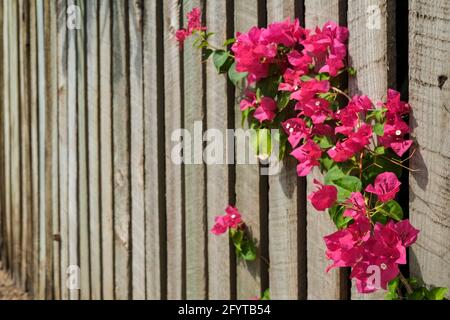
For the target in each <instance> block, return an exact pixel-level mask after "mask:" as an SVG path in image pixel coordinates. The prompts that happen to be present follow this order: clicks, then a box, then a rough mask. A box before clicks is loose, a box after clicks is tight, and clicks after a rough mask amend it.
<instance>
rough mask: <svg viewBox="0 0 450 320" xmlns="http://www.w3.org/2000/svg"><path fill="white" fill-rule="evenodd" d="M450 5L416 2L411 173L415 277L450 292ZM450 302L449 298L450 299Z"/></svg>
mask: <svg viewBox="0 0 450 320" xmlns="http://www.w3.org/2000/svg"><path fill="white" fill-rule="evenodd" d="M449 13H450V4H449V2H448V1H439V2H436V3H434V5H430V2H428V1H422V0H413V1H411V2H410V6H409V19H410V20H409V30H410V31H409V32H410V34H409V68H410V69H409V70H410V72H409V79H410V80H409V102H410V103H411V106H412V109H413V117H412V118H411V121H410V124H411V127H412V130H413V132H412V136H413V139H415V140H416V142H417V145H418V149H417V151H416V153H415V154H414V156H413V158H412V159H411V161H410V167H411V168H414V169H419V170H420V171H416V172H413V173H411V174H410V176H409V183H410V204H409V209H410V219H411V223H412V224H413V225H414V226H415V227H416V228H417V229H419V230H421V233H420V234H419V238H418V240H417V243H416V244H415V245H413V246H412V250H410V254H409V258H410V270H411V275H412V276H416V277H419V278H422V279H423V281H424V282H425V283H426V284H427V285H431V286H439V287H449V286H450V268H449V263H450V262H449V259H448V252H449V250H450V241H449V240H450V233H449V232H448V230H449V221H450V219H449V212H448V207H449V206H450V202H449V199H450V197H449V187H448V186H449V172H450V170H449V169H450V161H449V159H450V153H449V151H450V145H449V140H448V135H449V126H448V123H449V106H448V101H449V97H450V93H449V92H450V89H449V88H450V87H449V83H450V82H449V81H448V80H447V79H448V77H449V76H450V62H449V60H448V56H449V52H450V21H449V17H450V16H449ZM447 297H448V295H447Z"/></svg>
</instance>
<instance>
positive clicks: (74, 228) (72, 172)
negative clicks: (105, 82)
mask: <svg viewBox="0 0 450 320" xmlns="http://www.w3.org/2000/svg"><path fill="white" fill-rule="evenodd" d="M67 5H68V6H73V5H75V1H74V0H67ZM76 33H77V30H76V29H68V30H67V42H68V48H67V51H68V52H67V145H68V146H67V148H68V161H67V166H68V199H67V202H68V225H69V239H68V240H69V266H68V267H70V270H68V271H71V272H74V270H76V269H73V268H76V267H79V266H80V264H79V263H80V262H79V261H80V260H79V255H78V250H79V245H78V243H79V242H78V241H79V233H78V187H77V186H78V169H77V167H78V161H77V159H78V157H77V144H78V142H77V141H78V138H77V136H78V125H77V91H76V90H77V52H76V50H77V48H76ZM74 275H76V274H74V273H71V274H69V275H68V276H69V277H70V276H74ZM79 280H80V279H79V278H78V285H79ZM79 296H80V292H79V289H77V288H76V287H70V288H69V298H70V299H71V300H77V299H79Z"/></svg>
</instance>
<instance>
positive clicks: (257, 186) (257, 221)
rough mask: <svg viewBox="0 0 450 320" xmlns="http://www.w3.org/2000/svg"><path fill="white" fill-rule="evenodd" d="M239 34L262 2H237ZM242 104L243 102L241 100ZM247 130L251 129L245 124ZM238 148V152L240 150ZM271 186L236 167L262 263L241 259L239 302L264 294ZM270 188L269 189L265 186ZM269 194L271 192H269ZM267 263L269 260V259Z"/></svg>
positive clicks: (255, 169)
mask: <svg viewBox="0 0 450 320" xmlns="http://www.w3.org/2000/svg"><path fill="white" fill-rule="evenodd" d="M234 15H235V20H234V22H235V31H241V32H246V31H248V30H249V29H250V28H251V27H252V26H255V25H258V22H259V20H258V1H257V0H252V1H247V0H239V1H235V7H234ZM236 94H237V96H238V97H239V96H241V95H242V92H239V90H238V91H237V92H236ZM238 100H239V99H238ZM235 127H236V128H241V112H240V110H239V103H237V104H236V107H235ZM244 129H248V125H247V124H245V126H244ZM237 148H238V147H236V148H235V149H237ZM247 149H248V148H246V149H245V150H236V156H237V157H239V153H240V152H247V153H248V158H251V157H256V155H255V154H253V153H252V151H251V150H247ZM265 183H267V177H263V176H261V175H260V173H259V165H258V164H236V187H235V191H236V207H237V208H238V209H239V210H240V212H241V213H242V215H243V219H244V220H245V222H246V224H247V225H248V227H249V230H250V233H251V237H252V238H254V239H255V240H256V242H257V247H258V259H257V260H255V261H251V262H246V261H243V260H242V259H237V269H236V278H237V290H236V291H237V298H238V299H248V298H249V297H253V296H259V295H260V294H261V291H262V289H266V288H261V275H262V272H263V270H264V269H266V270H267V266H266V265H264V266H262V263H263V262H262V261H263V260H262V259H260V258H259V256H260V255H261V246H262V244H261V243H260V239H261V220H262V219H263V218H264V217H263V216H262V215H266V214H267V212H266V209H267V208H265V205H266V204H264V202H265V201H264V199H263V197H264V196H263V195H262V193H263V192H261V188H262V187H263V185H264V184H265ZM264 187H266V186H264ZM265 192H267V190H265ZM265 258H266V259H267V257H265Z"/></svg>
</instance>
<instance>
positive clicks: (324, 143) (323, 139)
mask: <svg viewBox="0 0 450 320" xmlns="http://www.w3.org/2000/svg"><path fill="white" fill-rule="evenodd" d="M313 140H314V142H315V143H317V144H318V145H319V146H320V147H321V148H322V149H328V148H331V147H332V146H334V144H333V141H332V140H331V138H330V137H328V136H315V137H314V139H313Z"/></svg>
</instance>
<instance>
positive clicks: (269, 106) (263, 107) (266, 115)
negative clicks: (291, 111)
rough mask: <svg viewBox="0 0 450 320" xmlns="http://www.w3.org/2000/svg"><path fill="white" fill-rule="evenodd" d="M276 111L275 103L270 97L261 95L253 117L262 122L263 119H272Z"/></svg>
mask: <svg viewBox="0 0 450 320" xmlns="http://www.w3.org/2000/svg"><path fill="white" fill-rule="evenodd" d="M276 111H277V103H276V102H275V100H273V99H272V98H270V97H263V98H261V101H260V103H259V106H258V107H257V108H256V110H255V113H254V114H253V117H255V118H256V119H258V120H259V122H263V121H265V120H269V121H272V120H273V118H275V114H276Z"/></svg>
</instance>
